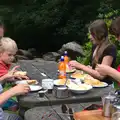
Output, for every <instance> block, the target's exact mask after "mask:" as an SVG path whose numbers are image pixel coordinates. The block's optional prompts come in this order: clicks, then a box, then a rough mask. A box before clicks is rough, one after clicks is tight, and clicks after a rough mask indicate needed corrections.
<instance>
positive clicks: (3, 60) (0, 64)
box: [0, 37, 28, 79]
mask: <svg viewBox="0 0 120 120" xmlns="http://www.w3.org/2000/svg"><path fill="white" fill-rule="evenodd" d="M17 50H18V48H17V44H16V42H15V41H14V40H12V39H11V38H8V37H3V38H2V39H1V40H0V77H1V76H3V75H5V74H6V73H8V71H9V70H10V67H11V64H12V62H13V60H14V58H15V55H16V52H17ZM17 67H18V66H16V67H15V68H14V69H16V68H17ZM16 77H22V78H23V79H28V77H27V76H20V75H19V76H16Z"/></svg>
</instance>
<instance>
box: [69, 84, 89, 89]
mask: <svg viewBox="0 0 120 120" xmlns="http://www.w3.org/2000/svg"><path fill="white" fill-rule="evenodd" d="M68 87H69V88H70V89H73V90H88V89H89V88H88V87H87V86H86V85H85V84H80V85H77V84H75V83H73V82H71V83H70V85H69V86H68Z"/></svg>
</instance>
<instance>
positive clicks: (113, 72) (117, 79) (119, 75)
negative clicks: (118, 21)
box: [108, 68, 120, 82]
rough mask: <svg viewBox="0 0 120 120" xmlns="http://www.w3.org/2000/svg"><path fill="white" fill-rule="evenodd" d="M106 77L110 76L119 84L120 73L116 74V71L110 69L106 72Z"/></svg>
mask: <svg viewBox="0 0 120 120" xmlns="http://www.w3.org/2000/svg"><path fill="white" fill-rule="evenodd" d="M108 75H109V76H111V77H112V78H113V79H115V80H116V81H118V82H120V72H118V71H117V70H116V69H113V68H110V69H109V70H108Z"/></svg>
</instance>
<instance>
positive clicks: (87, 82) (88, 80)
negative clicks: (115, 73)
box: [84, 79, 103, 86]
mask: <svg viewBox="0 0 120 120" xmlns="http://www.w3.org/2000/svg"><path fill="white" fill-rule="evenodd" d="M84 83H86V84H89V85H97V86H101V85H103V82H101V81H99V80H97V79H85V80H84Z"/></svg>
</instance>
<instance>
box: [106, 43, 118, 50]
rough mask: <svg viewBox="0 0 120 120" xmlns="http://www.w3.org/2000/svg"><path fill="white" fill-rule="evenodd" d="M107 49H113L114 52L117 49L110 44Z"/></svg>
mask: <svg viewBox="0 0 120 120" xmlns="http://www.w3.org/2000/svg"><path fill="white" fill-rule="evenodd" d="M107 49H114V50H116V49H117V48H116V46H115V45H114V44H112V43H111V44H110V45H108V47H107Z"/></svg>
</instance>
